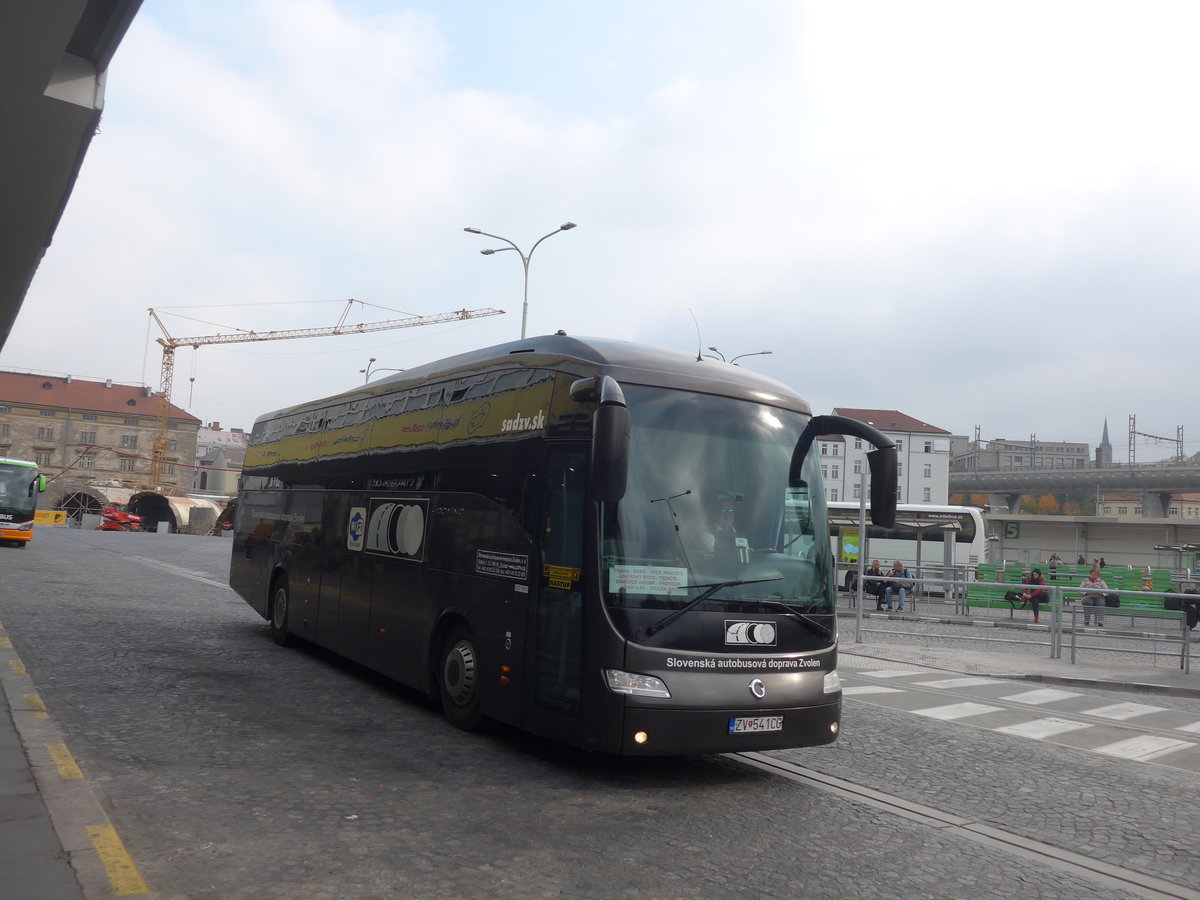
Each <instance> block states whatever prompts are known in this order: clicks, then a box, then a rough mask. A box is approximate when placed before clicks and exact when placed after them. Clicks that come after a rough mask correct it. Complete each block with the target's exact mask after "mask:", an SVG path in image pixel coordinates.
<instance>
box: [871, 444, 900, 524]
mask: <svg viewBox="0 0 1200 900" xmlns="http://www.w3.org/2000/svg"><path fill="white" fill-rule="evenodd" d="M867 466H868V467H869V468H870V470H871V521H872V522H873V523H874V524H876V525H878V526H880V527H881V528H891V527H892V526H893V525H895V524H896V481H897V473H896V470H897V465H896V448H895V447H894V446H892V447H881V448H880V449H878V450H871V451H870V452H869V453H867Z"/></svg>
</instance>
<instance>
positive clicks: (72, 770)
mask: <svg viewBox="0 0 1200 900" xmlns="http://www.w3.org/2000/svg"><path fill="white" fill-rule="evenodd" d="M46 749H47V750H49V751H50V758H51V759H52V760H54V765H55V766H57V767H58V777H59V778H61V779H62V780H63V781H79V780H80V779H82V778H83V772H81V771H80V770H79V766H77V765H76V764H75V757H73V756H72V755H71V751H70V750H68V749H67V745H66V744H47V745H46Z"/></svg>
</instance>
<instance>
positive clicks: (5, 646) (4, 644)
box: [0, 637, 13, 650]
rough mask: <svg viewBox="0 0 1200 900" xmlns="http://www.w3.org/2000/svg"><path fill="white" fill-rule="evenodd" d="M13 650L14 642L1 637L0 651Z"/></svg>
mask: <svg viewBox="0 0 1200 900" xmlns="http://www.w3.org/2000/svg"><path fill="white" fill-rule="evenodd" d="M12 648H13V645H12V641H10V640H9V639H8V638H6V637H0V650H11V649H12Z"/></svg>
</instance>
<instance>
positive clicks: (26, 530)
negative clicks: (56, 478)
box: [0, 456, 46, 547]
mask: <svg viewBox="0 0 1200 900" xmlns="http://www.w3.org/2000/svg"><path fill="white" fill-rule="evenodd" d="M44 490H46V476H45V475H42V474H40V473H39V472H38V465H37V463H33V462H29V461H28V460H24V459H8V458H7V457H3V456H0V544H12V545H14V546H16V547H24V546H26V545H27V544H28V543H29V542H30V541H31V540H33V514H34V512H36V511H37V501H38V494H40V493H41V492H42V491H44Z"/></svg>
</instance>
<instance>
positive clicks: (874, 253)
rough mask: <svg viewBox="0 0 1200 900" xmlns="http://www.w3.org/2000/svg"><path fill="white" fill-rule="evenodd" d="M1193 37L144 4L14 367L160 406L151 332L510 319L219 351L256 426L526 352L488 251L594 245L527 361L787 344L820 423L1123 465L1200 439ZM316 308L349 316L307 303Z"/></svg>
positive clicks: (658, 12)
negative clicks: (559, 347)
mask: <svg viewBox="0 0 1200 900" xmlns="http://www.w3.org/2000/svg"><path fill="white" fill-rule="evenodd" d="M1198 16H1200V13H1198V12H1196V11H1194V9H1193V8H1192V6H1190V5H1189V4H1179V3H1161V4H1155V5H1153V6H1152V7H1147V8H1146V9H1144V10H1142V9H1139V11H1138V13H1137V15H1136V16H1132V15H1130V14H1129V13H1128V7H1127V6H1126V5H1124V4H1115V3H1087V4H1082V3H1062V4H1054V5H1051V6H1046V5H1044V4H1036V5H1035V4H1032V3H1021V2H1018V3H1006V4H998V3H997V4H983V5H980V4H960V3H953V2H927V3H914V4H900V5H898V4H892V3H849V4H808V3H806V4H794V3H790V2H787V3H784V2H780V3H764V4H761V5H757V6H756V7H755V14H754V15H753V16H747V15H742V14H737V15H735V14H733V13H731V8H730V7H729V6H728V5H727V4H718V3H711V2H710V3H703V2H701V3H695V4H687V5H686V6H685V5H684V4H682V3H670V2H668V3H664V4H661V5H660V4H655V5H652V6H649V7H647V6H645V5H639V4H633V3H624V2H617V3H616V4H613V5H609V6H606V7H605V8H604V9H602V10H601V9H595V10H592V9H576V8H570V9H567V8H560V7H558V6H557V5H555V4H542V5H536V4H535V5H533V6H531V7H528V8H526V7H521V8H519V9H503V10H500V9H492V8H490V7H480V8H478V9H475V10H473V13H472V15H471V16H464V15H460V14H459V13H458V12H457V11H456V12H455V14H454V15H453V16H451V15H450V14H448V13H447V12H446V11H445V10H444V9H443V8H442V7H440V6H437V5H433V4H430V5H427V6H421V5H411V6H408V7H405V8H398V7H396V6H395V5H393V4H384V3H370V2H356V3H353V4H351V3H348V2H332V0H299V2H288V3H283V2H280V0H270V2H268V0H259V2H254V3H251V4H249V5H243V4H239V3H230V2H224V0H213V2H206V3H196V2H193V3H179V4H172V5H171V6H170V7H169V8H166V7H157V6H144V7H143V9H142V10H141V11H140V12H139V15H138V17H137V19H136V20H135V22H134V26H133V28H131V30H130V32H129V35H128V36H127V38H126V40H125V42H124V43H123V44H122V46H121V48H120V50H119V52H118V54H117V57H116V59H115V60H114V63H113V66H112V70H111V72H110V76H109V86H108V97H107V102H108V108H107V110H106V112H105V117H104V121H103V123H102V133H101V134H100V135H99V136H98V137H97V138H96V140H95V141H94V142H93V145H92V148H91V150H90V152H89V155H88V158H87V161H86V163H85V166H84V170H83V172H82V173H81V179H80V182H79V185H78V187H77V188H76V192H75V195H74V197H73V198H72V201H71V204H70V206H69V207H68V210H67V214H66V216H65V217H64V219H63V223H62V225H61V226H60V229H59V232H58V234H57V236H56V239H55V243H54V246H53V247H52V248H51V250H50V252H49V254H48V255H47V258H46V261H45V262H44V263H43V266H42V270H41V271H40V272H39V274H38V276H37V278H36V279H35V283H34V286H33V289H32V290H31V292H30V295H29V301H28V302H27V303H26V308H25V310H24V311H23V313H22V315H21V317H20V319H19V320H18V323H17V329H16V330H15V331H14V338H13V339H12V340H10V342H9V344H8V345H7V346H6V348H5V350H4V357H3V359H2V360H0V364H3V365H5V366H9V367H16V368H19V367H35V368H40V369H49V370H60V369H62V368H64V367H69V366H81V367H84V368H81V369H80V370H79V371H77V372H76V374H93V375H97V376H100V377H117V378H120V379H123V380H137V379H139V378H142V377H144V378H145V379H146V380H148V381H150V382H151V383H157V371H156V366H157V348H156V345H153V344H152V343H150V344H149V345H148V344H147V336H146V326H145V320H146V314H145V309H146V308H147V307H149V306H154V307H155V308H162V307H195V306H202V305H206V304H207V305H209V306H211V307H218V308H216V309H209V310H208V311H203V312H198V311H195V310H179V312H181V313H185V314H186V315H196V316H197V317H198V318H201V319H204V320H205V322H215V323H222V324H226V323H227V324H231V325H237V326H238V327H242V328H255V329H260V330H261V329H264V328H281V327H289V328H296V327H319V326H321V325H327V324H332V323H333V322H334V321H336V318H337V315H338V314H339V313H340V309H341V307H340V305H339V304H338V303H337V302H336V301H338V300H339V299H344V298H347V297H357V298H359V299H361V300H364V301H368V302H370V303H374V304H377V305H379V306H383V307H388V308H390V309H400V310H405V311H407V312H412V313H421V314H433V313H437V312H442V311H446V310H450V309H459V308H464V307H467V308H480V307H498V308H504V309H507V310H508V311H509V315H507V316H505V317H502V318H494V319H484V320H480V321H478V322H473V323H466V324H463V325H458V326H455V327H452V328H450V327H447V328H443V327H437V328H418V329H411V330H406V331H398V332H393V333H384V334H380V335H375V336H372V337H369V338H366V337H365V338H336V339H334V338H330V339H327V340H322V341H311V342H300V341H297V342H287V343H280V344H245V345H237V346H236V347H230V348H227V349H220V348H216V347H206V348H203V349H202V350H201V351H198V353H197V358H196V363H195V365H196V382H195V384H194V385H191V384H190V383H187V387H188V388H190V389H191V390H192V391H193V394H194V397H193V402H194V406H193V409H194V410H195V411H196V413H197V415H199V416H201V417H202V418H207V419H219V420H221V421H222V422H224V423H226V424H242V425H249V423H250V420H251V419H252V418H253V417H254V416H255V415H257V414H258V413H260V412H262V411H265V410H267V409H274V408H277V407H279V406H283V405H285V404H287V403H291V402H298V401H300V400H303V399H307V398H310V397H314V396H320V395H323V394H327V393H332V392H334V391H337V390H340V389H343V388H346V387H349V386H352V385H353V384H354V383H356V381H357V378H358V377H360V376H359V375H358V369H360V368H363V367H364V366H365V365H366V360H367V358H369V357H370V356H377V357H379V358H380V363H379V364H380V365H391V366H396V367H400V366H404V367H407V366H409V365H415V364H417V363H420V362H425V361H428V360H430V359H434V358H437V357H438V356H442V355H447V354H450V353H453V352H458V351H461V350H464V349H468V348H470V347H474V346H480V345H485V344H488V343H495V342H500V341H503V340H508V339H512V338H515V337H516V335H517V333H518V330H519V318H520V303H521V297H522V285H523V272H522V268H521V265H520V260H519V259H518V258H517V257H516V256H515V254H512V253H503V254H498V255H494V256H487V257H484V256H480V255H479V253H478V251H479V250H481V249H484V248H486V247H488V246H492V244H491V243H490V242H489V241H488V240H487V239H483V238H480V237H478V236H475V235H468V234H464V233H463V232H462V230H461V229H462V227H463V226H465V225H474V226H478V227H481V228H483V229H485V230H487V231H492V232H495V233H498V234H503V235H506V236H508V237H510V238H511V239H513V240H514V241H516V242H517V243H518V244H519V245H520V246H522V248H523V249H525V250H526V251H528V250H529V248H530V247H531V246H532V244H533V242H535V241H536V240H537V239H538V238H539V237H541V236H542V235H544V234H546V233H548V232H550V231H551V230H552V229H554V228H555V227H557V226H558V225H559V224H560V223H561V222H563V221H566V220H568V219H569V220H572V221H575V222H578V223H579V225H580V227H579V228H578V229H577V230H574V231H571V232H569V233H566V234H562V235H556V236H555V237H553V238H551V239H549V240H548V241H547V242H546V243H545V244H544V245H541V246H539V248H538V250H537V252H536V255H535V257H534V259H533V260H532V262H531V265H530V280H529V298H530V330H531V332H533V333H539V332H548V331H554V330H556V329H558V328H565V329H567V330H568V331H570V332H572V333H575V334H595V335H603V336H615V337H621V338H630V339H635V340H640V341H645V342H647V343H662V344H666V345H668V346H672V347H676V348H682V349H688V350H690V349H692V346H693V344H696V343H701V344H703V345H704V346H707V345H709V344H713V343H716V344H718V345H719V346H721V347H722V349H723V350H725V351H727V352H728V354H729V355H736V354H737V353H745V352H752V351H756V350H761V349H771V350H773V351H774V352H773V355H772V356H770V357H760V358H756V359H753V360H748V361H746V362H747V364H748V365H750V364H753V367H754V368H757V369H759V370H760V371H763V372H765V373H767V374H769V375H771V376H772V377H775V378H777V379H779V380H781V381H784V382H786V383H788V384H791V385H793V386H795V387H796V388H797V389H799V390H800V391H801V392H802V393H805V394H807V395H809V396H810V397H811V398H812V400H813V402H814V405H815V406H816V407H817V408H818V410H828V409H829V408H831V407H833V406H862V407H869V406H879V407H887V408H898V409H901V410H904V411H905V412H907V413H909V414H912V415H914V416H917V417H918V418H921V419H923V420H926V421H930V422H933V423H935V424H938V425H940V426H942V427H945V428H947V429H949V430H952V431H957V432H962V433H968V432H969V431H970V430H972V429H973V427H974V426H975V425H976V424H979V425H980V426H981V428H982V429H983V432H984V436H985V437H989V436H1000V435H1008V436H1013V435H1017V436H1019V435H1021V434H1024V433H1026V432H1029V431H1036V432H1037V433H1038V434H1040V435H1043V436H1045V437H1047V438H1050V437H1053V438H1055V439H1064V440H1085V441H1094V440H1095V439H1096V438H1097V437H1098V433H1099V428H1100V425H1101V424H1102V420H1103V417H1104V416H1105V415H1109V416H1110V424H1111V422H1112V421H1115V420H1116V419H1123V417H1124V416H1127V415H1128V414H1130V413H1135V412H1136V413H1137V414H1138V416H1139V419H1138V420H1139V422H1141V421H1143V418H1144V419H1145V420H1146V421H1147V422H1150V421H1155V422H1156V424H1155V425H1154V426H1153V427H1152V428H1150V427H1148V428H1147V429H1143V430H1162V429H1170V430H1171V431H1172V432H1173V429H1174V426H1175V425H1176V424H1179V423H1181V422H1182V423H1183V424H1185V427H1186V428H1187V429H1188V432H1189V433H1197V434H1200V432H1195V429H1196V428H1200V421H1195V420H1192V421H1183V420H1185V419H1187V418H1188V417H1190V416H1191V415H1192V414H1191V412H1190V408H1185V407H1184V406H1183V404H1182V402H1181V400H1180V399H1179V398H1178V396H1177V394H1176V393H1175V392H1176V390H1177V389H1176V388H1175V387H1174V385H1177V384H1181V383H1186V382H1187V380H1188V377H1189V371H1190V370H1189V368H1188V367H1189V366H1190V363H1189V362H1188V360H1187V358H1186V355H1185V354H1182V353H1180V352H1179V351H1178V350H1175V349H1174V348H1173V346H1168V347H1166V348H1165V347H1164V344H1171V343H1172V342H1170V341H1169V337H1167V336H1173V335H1182V334H1187V333H1190V331H1192V330H1194V328H1195V326H1196V324H1197V321H1196V316H1197V314H1196V313H1195V312H1193V309H1194V308H1195V304H1193V303H1191V302H1190V298H1191V297H1192V296H1194V294H1195V288H1196V281H1197V272H1196V267H1195V265H1194V262H1193V260H1194V258H1195V256H1196V254H1195V249H1194V247H1193V244H1194V237H1193V236H1194V235H1195V234H1196V233H1197V228H1196V226H1197V224H1200V223H1198V222H1197V210H1198V209H1200V196H1198V194H1200V191H1198V189H1197V188H1198V185H1197V182H1198V177H1197V176H1198V173H1200V164H1198V163H1197V160H1198V159H1200V154H1197V152H1196V151H1197V150H1198V149H1200V148H1198V147H1197V143H1198V141H1197V136H1198V135H1197V130H1198V129H1200V124H1198V123H1197V122H1196V121H1195V117H1193V116H1190V115H1187V114H1186V111H1187V110H1188V109H1190V104H1191V98H1190V96H1189V93H1188V92H1189V90H1190V87H1189V86H1190V85H1192V84H1195V83H1196V81H1197V75H1200V72H1198V71H1197V68H1198V67H1200V62H1198V61H1197V59H1196V57H1195V55H1194V54H1193V53H1192V52H1191V48H1190V46H1189V43H1188V41H1189V40H1190V35H1192V34H1194V33H1195V27H1194V26H1195V25H1196V24H1197V23H1196V19H1197V17H1198ZM302 300H303V301H316V300H328V301H334V302H332V303H329V304H324V305H321V304H311V303H310V304H305V305H296V306H280V305H277V304H281V303H283V302H285V301H302ZM376 314H378V317H379V318H387V317H389V316H390V315H392V313H389V312H387V311H385V310H374V311H372V310H362V311H358V315H360V316H361V317H370V316H374V315H376ZM693 314H694V315H695V319H696V322H697V323H698V325H699V328H700V331H701V337H700V338H699V341H697V336H696V333H695V332H696V325H695V324H694V323H693V319H692V316H693ZM64 318H69V320H70V321H72V322H75V323H78V324H79V326H80V331H79V334H78V335H74V334H71V335H67V334H63V333H62V332H61V329H58V328H57V327H56V326H57V324H58V323H59V322H61V321H63V320H64ZM177 325H178V326H181V327H191V323H187V322H186V320H179V321H176V322H175V323H174V324H173V325H172V326H171V327H172V328H175V327H176V326H177ZM198 327H209V326H208V325H204V326H198ZM214 327H215V326H214ZM191 333H196V332H194V331H193V332H191ZM1174 343H1176V344H1177V342H1174ZM68 361H69V362H68ZM190 365H191V364H190V362H188V361H186V360H184V359H182V358H181V360H180V366H181V367H182V368H180V369H179V371H180V372H182V371H183V370H185V369H186V370H188V371H189V372H190ZM114 369H115V370H119V371H114ZM85 370H86V371H85ZM189 377H190V376H189ZM183 384H184V382H179V383H178V384H177V386H176V390H177V392H178V391H180V390H183V388H182V387H181V385H183ZM248 385H250V386H252V387H250V388H248V387H247V386H248ZM184 399H185V400H186V398H184ZM1193 422H1194V424H1193ZM1114 427H1115V426H1114ZM1114 443H1117V444H1119V443H1120V442H1118V441H1114Z"/></svg>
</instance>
